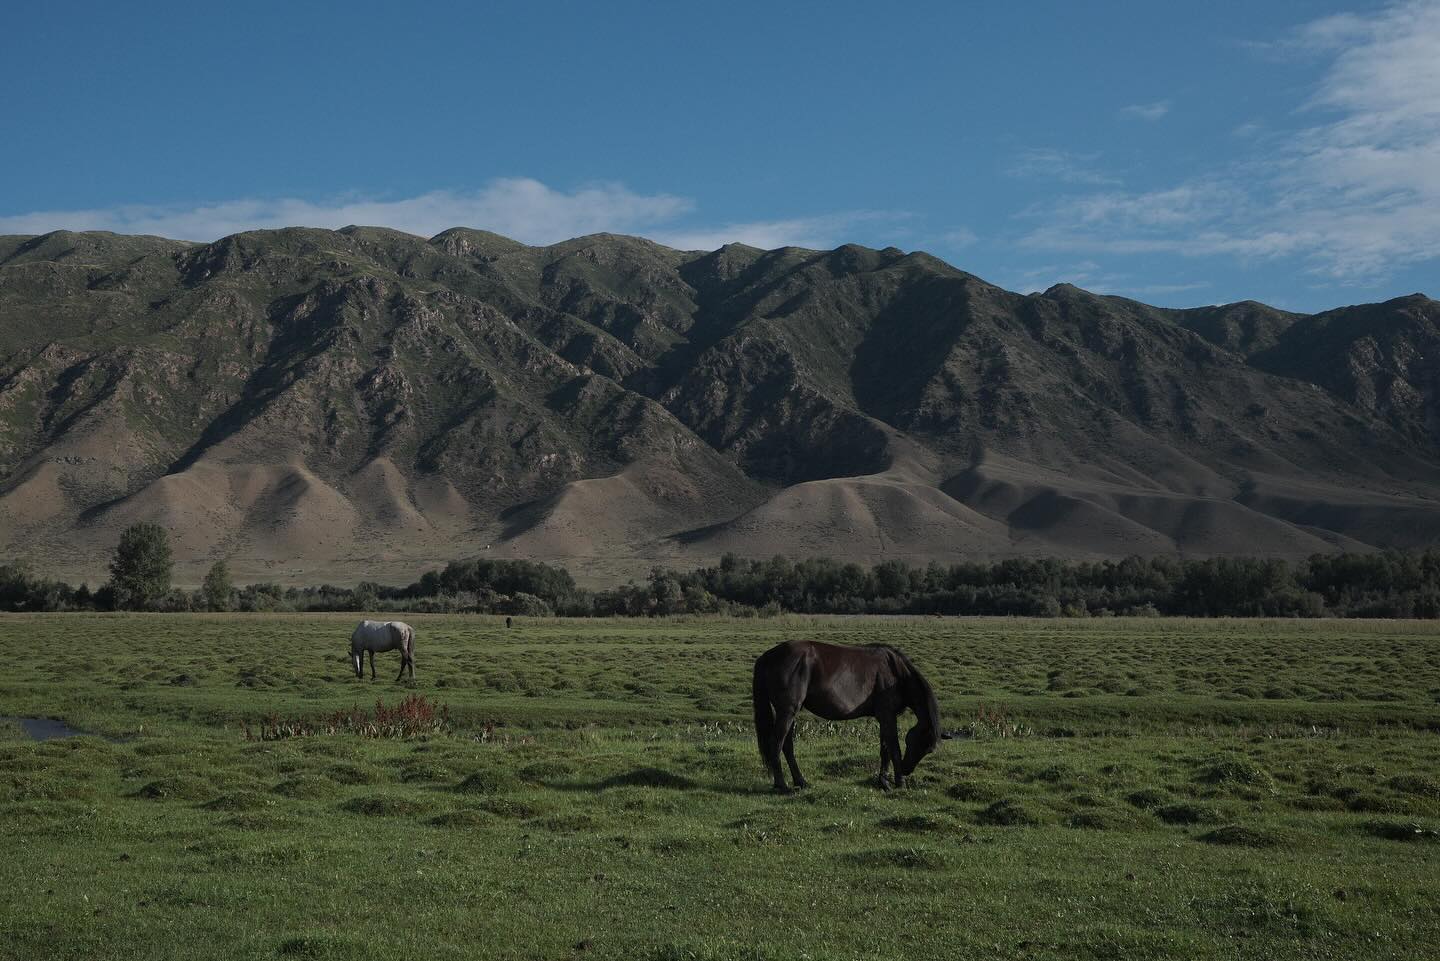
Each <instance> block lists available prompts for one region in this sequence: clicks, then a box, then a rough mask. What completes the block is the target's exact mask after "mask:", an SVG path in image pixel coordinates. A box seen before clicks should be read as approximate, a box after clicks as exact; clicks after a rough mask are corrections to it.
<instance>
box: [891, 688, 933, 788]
mask: <svg viewBox="0 0 1440 961" xmlns="http://www.w3.org/2000/svg"><path fill="white" fill-rule="evenodd" d="M907 687H908V689H909V690H908V691H907V693H908V694H909V697H908V698H907V700H908V701H909V704H908V705H907V706H908V707H909V708H910V710H912V711H914V712H915V726H914V727H912V728H911V729H910V730H909V731H908V732H907V733H906V734H905V757H904V759H903V760H901V762H900V774H901V775H902V776H904V777H909V776H910V775H911V774H912V773H914V771H915V768H917V767H919V766H920V761H921V760H922V759H923V758H924V757H925V755H927V754H929V753H930V752H931V751H933V750H935V749H936V748H937V747H939V746H940V702H938V701H937V700H935V692H934V690H932V689H931V687H930V682H929V681H927V680H925V678H924V677H923V676H922V675H921V674H920V672H919V671H914V672H913V673H912V674H911V675H910V679H909V684H908V685H907Z"/></svg>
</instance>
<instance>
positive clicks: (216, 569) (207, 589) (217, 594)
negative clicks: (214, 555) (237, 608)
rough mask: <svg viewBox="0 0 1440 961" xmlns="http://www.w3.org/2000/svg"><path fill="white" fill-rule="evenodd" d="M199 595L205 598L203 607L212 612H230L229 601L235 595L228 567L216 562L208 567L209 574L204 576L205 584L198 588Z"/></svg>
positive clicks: (222, 562)
mask: <svg viewBox="0 0 1440 961" xmlns="http://www.w3.org/2000/svg"><path fill="white" fill-rule="evenodd" d="M200 593H201V594H203V595H204V597H205V606H206V607H208V608H210V610H212V611H228V610H230V601H231V597H232V595H233V594H234V593H235V585H234V584H233V583H231V581H230V566H229V565H228V564H226V563H225V562H224V561H216V562H215V563H214V564H211V565H210V572H209V573H208V574H206V575H205V583H204V584H202V585H201V586H200Z"/></svg>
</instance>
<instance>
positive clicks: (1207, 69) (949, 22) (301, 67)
mask: <svg viewBox="0 0 1440 961" xmlns="http://www.w3.org/2000/svg"><path fill="white" fill-rule="evenodd" d="M142 9H143V10H144V11H145V13H144V15H143V16H142V15H141V14H140V13H138V12H137V11H138V10H142ZM6 21H7V22H6V25H5V30H4V31H3V33H0V62H3V63H5V64H6V71H5V73H6V86H7V96H6V98H5V106H4V109H3V110H0V143H3V144H4V148H3V149H0V233H39V232H44V231H47V230H51V229H55V228H59V227H66V228H70V229H87V228H90V229H111V230H120V231H125V232H146V233H158V234H162V235H166V236H172V237H182V238H187V239H196V240H209V239H213V238H215V237H218V236H222V235H224V234H226V233H230V232H233V231H235V230H241V229H248V228H252V227H272V226H281V225H288V224H309V225H315V226H329V227H338V226H343V225H344V224H347V223H371V224H383V225H387V226H393V227H397V228H399V229H403V230H409V231H411V232H414V233H419V234H423V235H430V234H433V233H436V232H438V231H439V230H441V229H443V228H445V227H448V226H452V225H456V224H462V225H466V226H473V227H482V228H488V229H492V230H496V231H498V232H500V233H505V234H508V235H510V236H514V237H517V238H518V239H521V240H524V241H527V242H530V243H548V242H553V241H556V240H560V239H563V238H566V237H569V236H574V235H577V234H582V233H589V232H594V231H599V230H612V231H616V232H624V233H635V234H640V235H643V236H647V237H652V238H654V239H656V240H659V241H661V242H664V243H669V244H672V245H675V246H680V247H685V248H712V247H715V246H718V245H719V244H721V243H724V242H727V241H730V240H738V241H743V242H748V243H752V244H755V245H758V246H764V247H773V246H779V245H782V244H798V245H802V246H814V247H830V246H835V245H838V244H840V243H844V242H850V241H853V242H858V243H864V244H868V245H872V246H886V245H892V244H893V245H895V246H898V247H902V248H904V249H907V250H911V249H921V250H927V251H930V252H932V253H934V254H936V255H938V256H940V257H943V258H944V259H946V260H948V261H950V262H951V263H954V264H955V265H957V266H959V267H962V268H964V269H966V270H969V271H971V272H973V273H976V274H978V275H980V276H982V277H984V278H986V279H987V280H990V281H993V282H995V283H998V284H1001V285H1002V286H1005V287H1009V288H1011V289H1016V290H1022V291H1029V290H1036V289H1043V288H1045V287H1047V286H1049V285H1050V284H1053V283H1056V282H1060V281H1069V282H1073V283H1076V284H1079V285H1081V286H1084V287H1088V288H1090V289H1092V290H1098V291H1104V292H1110V293H1119V294H1124V295H1126V296H1133V297H1136V298H1138V299H1141V300H1145V301H1147V302H1150V303H1157V304H1164V305H1172V306H1190V305H1196V304H1208V303H1220V302H1228V301H1234V300H1242V299H1247V298H1253V299H1257V300H1263V301H1266V302H1268V303H1272V304H1275V305H1277V306H1281V307H1287V308H1291V309H1296V310H1317V309H1323V308H1326V307H1331V306H1337V305H1341V304H1347V303H1355V302H1361V301H1370V300H1380V299H1384V298H1388V297H1391V296H1397V295H1400V294H1405V293H1410V292H1413V291H1416V290H1422V291H1425V292H1427V293H1429V294H1431V295H1432V296H1440V284H1437V283H1436V278H1437V267H1440V0H1402V2H1396V3H1348V4H1344V3H1329V2H1309V0H1267V2H1265V3H1263V4H1257V3H1255V2H1253V0H1249V2H1244V3H1237V2H1230V0H1214V2H1211V3H1207V4H1204V5H1201V4H1171V3H1138V2H1135V3H1130V2H1127V3H1120V2H1107V3H1098V4H1078V3H1074V2H1073V0H1072V2H1027V3H1012V4H1000V3H991V2H968V3H962V2H950V3H934V4H930V3H910V4H907V5H904V6H903V7H895V8H890V9H886V8H883V7H881V6H878V5H875V4H858V3H855V4H852V3H844V2H830V3H823V4H822V3H813V4H810V3H804V4H802V3H795V4H783V5H782V4H773V3H767V4H759V3H756V4H748V3H739V2H734V3H730V4H724V5H717V4H710V5H699V4H689V3H653V4H640V3H621V2H612V3H607V4H594V3H564V2H557V3H550V4H546V5H543V6H542V5H533V4H519V3H515V4H491V5H482V4H475V3H453V4H452V3H423V2H420V3H415V4H411V5H405V6H397V5H395V4H393V3H386V4H378V3H375V4H371V3H363V2H353V3H347V4H343V5H342V4H338V3H336V4H320V3H285V4H264V3H251V4H233V5H229V6H228V7H227V8H225V9H223V10H219V11H215V10H212V9H211V5H205V4H193V3H190V4H185V5H179V4H176V5H167V4H162V3H147V4H145V5H143V6H140V7H135V6H132V5H126V4H114V3H82V2H77V3H71V4H64V5H62V4H24V5H17V6H15V7H14V8H13V9H11V10H9V11H8V12H7V17H6Z"/></svg>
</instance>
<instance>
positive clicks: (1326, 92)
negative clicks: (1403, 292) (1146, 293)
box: [1022, 0, 1440, 282]
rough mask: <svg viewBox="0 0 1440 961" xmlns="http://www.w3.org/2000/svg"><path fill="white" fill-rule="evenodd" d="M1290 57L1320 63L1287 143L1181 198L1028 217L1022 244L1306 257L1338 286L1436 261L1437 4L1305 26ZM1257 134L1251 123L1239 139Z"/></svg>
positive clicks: (1194, 185) (1436, 0)
mask: <svg viewBox="0 0 1440 961" xmlns="http://www.w3.org/2000/svg"><path fill="white" fill-rule="evenodd" d="M1284 46H1285V47H1286V48H1287V49H1290V50H1294V51H1302V52H1306V53H1308V54H1309V55H1311V56H1318V57H1323V58H1325V59H1326V61H1327V64H1326V69H1325V72H1324V74H1323V76H1322V78H1321V80H1320V82H1319V83H1318V85H1317V87H1316V89H1315V90H1314V91H1313V93H1312V95H1311V96H1310V97H1309V98H1308V100H1307V101H1306V102H1305V103H1303V104H1300V105H1298V107H1299V111H1298V113H1297V116H1299V117H1302V118H1307V119H1308V118H1313V119H1312V120H1311V125H1310V126H1306V127H1303V128H1301V129H1299V130H1296V131H1292V132H1291V133H1290V135H1289V137H1288V146H1283V147H1277V146H1276V144H1279V143H1285V141H1278V140H1276V139H1274V138H1267V139H1266V141H1265V142H1264V144H1263V145H1262V146H1264V147H1265V148H1267V152H1266V153H1265V154H1263V155H1261V154H1258V153H1257V155H1256V157H1255V158H1254V159H1252V160H1251V161H1249V162H1246V163H1243V164H1236V165H1231V166H1229V167H1227V168H1224V169H1221V170H1217V171H1214V172H1212V173H1210V174H1208V175H1206V176H1204V177H1201V178H1197V179H1194V180H1191V181H1188V182H1185V183H1181V184H1178V185H1175V186H1173V187H1170V188H1167V189H1164V190H1157V191H1145V192H1129V191H1123V190H1109V191H1105V192H1100V193H1094V194H1091V195H1089V196H1085V197H1080V198H1073V197H1072V198H1065V199H1063V200H1060V201H1058V202H1056V203H1054V204H1052V205H1051V206H1050V207H1048V208H1046V209H1045V210H1043V211H1034V210H1032V211H1031V212H1030V215H1032V216H1039V217H1040V218H1041V219H1043V220H1044V223H1043V224H1042V225H1041V226H1039V227H1037V228H1035V229H1034V230H1032V231H1031V232H1030V233H1029V234H1028V235H1026V237H1025V238H1024V239H1023V241H1022V244H1023V245H1024V246H1027V247H1030V248H1038V249H1050V250H1064V251H1074V252H1082V253H1083V252H1088V253H1091V254H1096V253H1102V252H1104V253H1130V254H1133V253H1150V252H1168V253H1177V254H1182V255H1188V256H1212V255H1225V256H1231V257H1237V258H1271V257H1286V256H1296V257H1300V258H1302V259H1303V260H1304V262H1305V263H1306V264H1307V266H1308V268H1309V269H1310V270H1311V271H1313V272H1315V273H1318V274H1321V275H1325V276H1328V277H1330V278H1332V279H1335V280H1339V281H1342V282H1360V281H1368V280H1374V279H1375V278H1378V277H1381V276H1384V274H1385V273H1386V272H1387V271H1388V270H1391V269H1393V268H1394V267H1396V266H1398V265H1405V264H1415V263H1422V262H1426V261H1432V260H1436V259H1437V258H1440V0H1405V2H1400V3H1393V4H1391V5H1389V6H1387V7H1384V8H1382V9H1381V10H1380V11H1379V12H1377V13H1375V14H1373V15H1369V16H1357V15H1353V14H1345V15H1341V16H1336V17H1327V18H1325V19H1323V20H1318V21H1315V22H1313V23H1310V24H1307V25H1305V26H1303V27H1301V28H1300V29H1299V30H1297V31H1295V32H1294V33H1293V34H1292V35H1291V36H1290V37H1289V38H1287V39H1286V40H1285V41H1284ZM1257 129H1259V128H1258V127H1255V126H1252V125H1245V126H1244V127H1242V128H1238V129H1237V131H1236V132H1237V133H1251V132H1253V131H1254V130H1257Z"/></svg>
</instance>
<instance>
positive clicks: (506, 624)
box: [505, 617, 510, 627]
mask: <svg viewBox="0 0 1440 961" xmlns="http://www.w3.org/2000/svg"><path fill="white" fill-rule="evenodd" d="M505 626H506V627H509V626H510V618H508V617H507V618H505Z"/></svg>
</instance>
